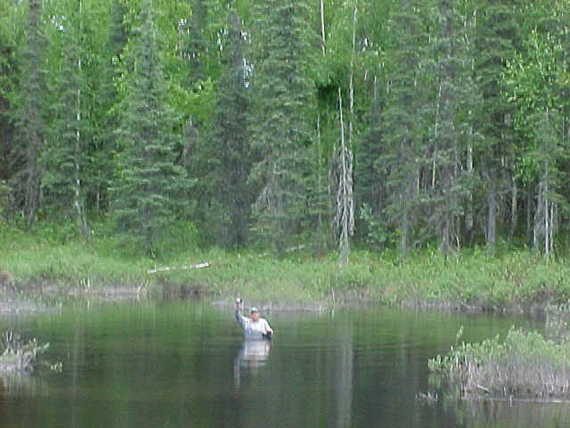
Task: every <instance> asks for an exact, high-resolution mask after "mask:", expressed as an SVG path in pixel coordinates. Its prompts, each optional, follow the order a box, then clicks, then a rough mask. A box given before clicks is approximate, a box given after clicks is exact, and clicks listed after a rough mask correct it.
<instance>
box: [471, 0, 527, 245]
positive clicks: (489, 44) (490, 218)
mask: <svg viewBox="0 0 570 428" xmlns="http://www.w3.org/2000/svg"><path fill="white" fill-rule="evenodd" d="M516 3H517V1H516V0H510V1H506V2H505V1H499V0H486V1H485V2H483V4H482V5H481V9H480V11H479V12H480V14H479V18H478V24H477V33H476V38H475V41H476V62H475V73H476V75H477V83H478V86H479V91H480V92H481V95H482V99H481V103H480V104H479V106H478V108H477V109H476V120H477V123H478V126H477V129H476V132H477V133H479V134H480V135H481V136H482V140H481V144H479V145H478V150H477V151H478V155H479V156H478V157H479V158H480V163H481V169H480V173H481V176H482V177H481V178H482V181H483V183H484V192H485V194H486V211H487V213H486V219H487V220H486V225H485V239H486V243H487V246H488V248H489V250H490V251H491V252H492V251H494V248H495V245H496V242H497V227H498V224H499V207H500V196H501V194H504V190H505V187H506V186H507V183H509V182H510V181H511V180H509V175H508V174H509V173H510V171H509V170H508V169H507V168H505V160H507V159H511V158H512V148H513V147H512V145H513V135H512V127H511V124H510V121H511V120H512V114H513V107H512V105H510V104H509V103H508V102H507V99H506V97H504V96H503V95H502V88H501V79H502V75H503V73H504V72H505V66H506V64H507V61H508V60H509V59H510V58H512V57H513V55H514V52H515V48H516V45H517V44H518V42H519V34H518V23H517V8H516Z"/></svg>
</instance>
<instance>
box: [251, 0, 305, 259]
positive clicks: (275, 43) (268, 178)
mask: <svg viewBox="0 0 570 428" xmlns="http://www.w3.org/2000/svg"><path fill="white" fill-rule="evenodd" d="M307 12H308V5H307V3H306V2H305V1H286V2H281V1H275V0H271V1H264V2H260V3H259V5H258V9H257V11H256V17H257V26H256V27H255V29H256V38H255V40H254V46H255V48H254V54H255V55H254V69H255V74H254V79H253V83H252V84H253V91H254V95H253V104H254V108H253V114H252V117H251V119H250V120H251V121H252V124H253V134H254V148H255V149H256V150H257V151H258V153H259V156H260V159H261V160H260V161H259V162H258V163H257V164H256V165H255V166H254V168H253V171H252V182H254V183H255V184H256V186H258V188H259V189H261V190H260V193H259V196H258V198H257V201H256V204H255V215H256V225H255V231H256V232H257V234H258V235H259V236H260V237H262V238H263V239H265V240H266V242H268V243H271V245H272V246H273V247H274V248H275V250H276V251H277V252H278V253H282V252H283V251H284V250H285V248H286V247H287V245H288V244H290V243H291V242H292V239H291V238H292V237H295V235H297V234H298V232H299V229H300V226H301V221H302V220H303V218H304V217H305V215H306V214H305V200H306V178H307V176H308V174H309V172H310V163H309V152H308V150H307V146H308V145H309V144H310V143H311V135H310V128H309V122H308V121H307V115H308V114H310V113H311V112H312V108H313V106H314V104H313V102H314V98H313V88H312V84H311V82H310V81H309V79H308V76H307V72H308V69H309V66H310V58H311V55H310V52H311V49H310V41H309V39H308V37H309V33H308V32H307V31H306V25H305V21H304V20H305V18H306V16H307Z"/></svg>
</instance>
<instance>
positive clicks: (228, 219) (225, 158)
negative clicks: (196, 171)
mask: <svg viewBox="0 0 570 428" xmlns="http://www.w3.org/2000/svg"><path fill="white" fill-rule="evenodd" d="M244 47H245V40H244V35H243V31H242V26H241V21H240V18H239V16H238V15H237V14H236V13H235V12H230V15H229V19H228V36H227V44H226V45H225V49H224V54H225V67H226V69H225V72H224V74H223V75H222V77H221V79H220V81H219V83H218V99H217V106H216V117H215V120H214V130H213V138H212V139H211V144H210V147H209V150H208V154H209V159H208V164H209V166H210V167H209V168H208V169H209V173H208V180H207V181H208V185H209V186H210V193H211V195H212V196H213V198H214V199H215V200H217V201H218V202H219V205H220V208H221V209H220V212H219V215H218V218H219V220H220V221H221V232H222V233H221V237H222V239H221V241H222V243H223V244H224V245H226V246H228V247H230V248H236V247H243V246H244V245H245V244H246V242H247V236H248V227H249V218H250V213H251V204H252V202H253V200H252V196H253V191H252V186H251V185H250V184H249V183H248V178H249V173H250V170H251V165H252V161H253V159H252V158H251V156H252V152H251V137H250V132H249V127H248V125H249V124H248V121H247V115H248V113H249V106H250V99H249V98H250V96H249V92H250V89H249V88H248V87H247V75H246V73H247V71H246V69H247V64H246V58H245V49H244Z"/></svg>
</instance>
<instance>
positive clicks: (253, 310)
mask: <svg viewBox="0 0 570 428" xmlns="http://www.w3.org/2000/svg"><path fill="white" fill-rule="evenodd" d="M249 317H250V318H251V319H252V320H254V321H257V320H258V319H259V318H261V314H260V313H259V310H258V309H257V308H255V307H254V308H251V310H250V311H249Z"/></svg>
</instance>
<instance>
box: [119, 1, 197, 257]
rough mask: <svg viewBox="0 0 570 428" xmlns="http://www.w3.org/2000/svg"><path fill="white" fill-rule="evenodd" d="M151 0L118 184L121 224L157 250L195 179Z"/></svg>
mask: <svg viewBox="0 0 570 428" xmlns="http://www.w3.org/2000/svg"><path fill="white" fill-rule="evenodd" d="M153 13H154V12H153V10H152V9H151V6H150V4H147V5H146V7H143V9H142V12H141V15H142V16H143V19H142V24H141V27H140V28H139V29H138V30H137V31H138V33H139V39H138V44H137V45H135V46H134V49H133V52H132V55H133V57H132V62H133V64H134V70H133V72H132V75H131V78H130V80H129V83H128V86H127V93H126V96H125V99H124V101H123V108H122V112H121V122H120V125H119V130H118V138H119V144H121V146H122V149H123V153H122V157H121V158H120V168H121V169H122V172H121V175H120V177H119V182H118V183H117V187H116V189H115V207H116V210H115V213H116V216H117V220H118V223H119V226H120V227H121V228H122V229H123V230H126V231H129V232H131V233H133V234H134V236H135V237H136V238H137V239H138V240H139V241H140V242H141V243H142V245H143V247H144V248H145V250H146V251H147V252H148V253H149V254H156V250H157V248H156V242H157V240H158V239H159V236H160V234H161V230H162V229H163V228H164V227H166V226H167V225H168V224H169V223H171V222H172V221H173V220H174V218H175V213H176V211H177V210H178V209H180V208H181V207H184V205H185V204H184V196H185V193H184V192H185V190H187V189H188V187H189V184H190V181H189V180H188V178H187V176H186V171H185V169H184V168H183V166H182V165H180V164H178V163H177V162H176V158H177V155H178V153H177V152H180V151H181V141H180V137H179V136H178V135H176V134H175V133H174V130H175V124H176V116H175V112H174V111H173V110H172V109H171V107H170V106H169V105H168V104H167V102H166V99H165V88H166V81H165V77H164V75H163V70H162V63H161V61H160V58H159V48H160V45H159V35H158V33H157V29H156V27H155V24H154V18H153Z"/></svg>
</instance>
